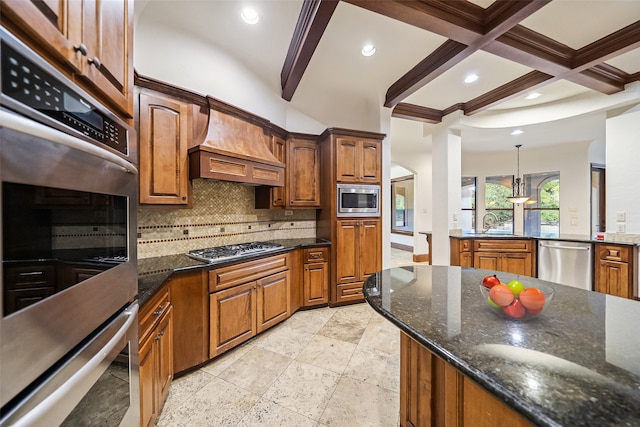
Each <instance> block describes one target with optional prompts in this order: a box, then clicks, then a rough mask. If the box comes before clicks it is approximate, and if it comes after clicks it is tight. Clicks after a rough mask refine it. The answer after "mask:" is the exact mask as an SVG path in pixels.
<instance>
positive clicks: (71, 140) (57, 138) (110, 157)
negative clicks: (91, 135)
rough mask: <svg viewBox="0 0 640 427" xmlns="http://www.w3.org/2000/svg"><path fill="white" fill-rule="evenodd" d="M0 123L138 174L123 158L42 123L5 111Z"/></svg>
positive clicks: (0, 113)
mask: <svg viewBox="0 0 640 427" xmlns="http://www.w3.org/2000/svg"><path fill="white" fill-rule="evenodd" d="M0 123H2V127H6V128H9V129H13V130H15V131H16V132H20V133H23V134H26V135H31V136H35V137H38V138H42V139H45V140H49V141H52V142H55V143H57V144H61V145H64V146H66V147H69V148H71V149H74V150H79V151H82V152H84V153H87V154H90V155H92V156H95V157H99V158H101V159H104V160H107V161H109V162H111V163H114V164H116V165H118V166H120V167H121V168H123V169H124V170H125V172H127V173H132V174H136V175H137V174H138V169H137V168H136V167H135V166H134V165H133V164H131V163H129V162H128V161H126V160H124V159H123V158H121V157H119V156H117V155H115V154H113V153H112V152H110V151H107V150H105V149H104V148H100V147H97V146H96V145H94V144H91V143H90V142H87V141H83V140H82V139H80V138H77V137H75V136H71V135H68V134H66V133H63V132H60V131H58V130H55V129H53V128H51V127H49V126H45V125H43V124H42V123H39V122H36V121H34V120H31V119H27V118H26V117H23V116H20V115H18V114H14V113H10V112H8V111H6V110H0Z"/></svg>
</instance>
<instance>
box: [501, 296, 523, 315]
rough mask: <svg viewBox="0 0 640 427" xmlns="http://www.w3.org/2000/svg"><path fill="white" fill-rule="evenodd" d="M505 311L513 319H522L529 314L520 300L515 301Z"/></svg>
mask: <svg viewBox="0 0 640 427" xmlns="http://www.w3.org/2000/svg"><path fill="white" fill-rule="evenodd" d="M503 311H504V314H506V315H507V316H508V317H510V318H512V319H522V318H523V317H524V315H525V314H526V313H527V310H526V309H525V308H524V306H523V305H522V303H521V302H520V300H519V299H516V300H514V301H513V302H512V303H511V304H510V305H508V306H506V307H505V308H504V309H503Z"/></svg>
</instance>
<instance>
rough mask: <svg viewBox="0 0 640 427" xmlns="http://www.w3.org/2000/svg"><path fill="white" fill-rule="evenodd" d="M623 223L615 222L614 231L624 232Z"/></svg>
mask: <svg viewBox="0 0 640 427" xmlns="http://www.w3.org/2000/svg"><path fill="white" fill-rule="evenodd" d="M624 229H625V226H624V223H618V224H616V233H624Z"/></svg>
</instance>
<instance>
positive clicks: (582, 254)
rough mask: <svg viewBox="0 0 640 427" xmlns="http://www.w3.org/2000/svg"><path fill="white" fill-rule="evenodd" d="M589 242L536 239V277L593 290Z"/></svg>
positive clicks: (590, 246)
mask: <svg viewBox="0 0 640 427" xmlns="http://www.w3.org/2000/svg"><path fill="white" fill-rule="evenodd" d="M592 251H593V249H592V245H591V243H582V242H569V241H564V240H539V241H538V278H539V279H542V280H548V281H549V282H555V283H560V284H561V285H567V286H573V287H574V288H580V289H587V290H590V291H591V290H593V279H592V276H593V255H592Z"/></svg>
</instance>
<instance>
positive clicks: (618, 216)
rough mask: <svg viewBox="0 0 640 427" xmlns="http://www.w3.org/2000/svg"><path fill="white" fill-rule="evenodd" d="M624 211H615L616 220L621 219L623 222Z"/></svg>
mask: <svg viewBox="0 0 640 427" xmlns="http://www.w3.org/2000/svg"><path fill="white" fill-rule="evenodd" d="M625 216H626V214H625V212H617V213H616V221H621V222H624V221H625Z"/></svg>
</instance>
